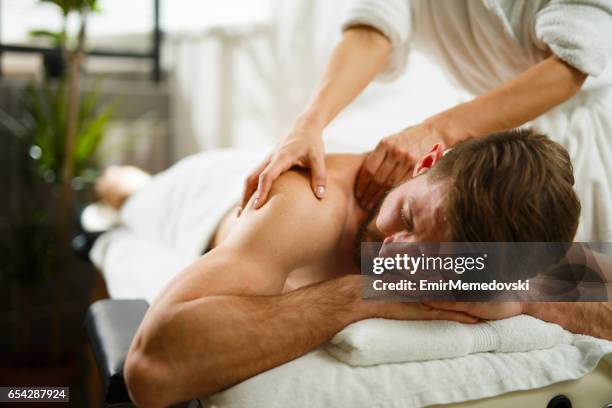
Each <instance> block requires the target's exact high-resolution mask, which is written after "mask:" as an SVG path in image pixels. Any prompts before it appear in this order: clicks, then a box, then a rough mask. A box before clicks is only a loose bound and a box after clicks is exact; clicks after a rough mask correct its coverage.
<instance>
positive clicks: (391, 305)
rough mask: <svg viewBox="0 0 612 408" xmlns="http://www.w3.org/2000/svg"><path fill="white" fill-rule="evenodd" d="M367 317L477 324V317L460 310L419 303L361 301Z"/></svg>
mask: <svg viewBox="0 0 612 408" xmlns="http://www.w3.org/2000/svg"><path fill="white" fill-rule="evenodd" d="M362 302H364V303H365V305H363V307H365V308H366V309H368V311H367V312H366V314H368V315H369V316H368V317H381V318H383V319H393V320H450V321H455V322H459V323H477V322H478V320H479V319H478V317H475V316H473V315H470V314H468V313H465V312H463V311H460V310H452V309H448V310H447V309H442V308H435V307H431V306H428V305H425V304H423V303H419V302H392V301H382V302H381V301H373V300H372V301H370V300H362Z"/></svg>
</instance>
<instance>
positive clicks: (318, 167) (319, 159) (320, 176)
mask: <svg viewBox="0 0 612 408" xmlns="http://www.w3.org/2000/svg"><path fill="white" fill-rule="evenodd" d="M309 160H310V171H311V176H310V184H311V186H312V191H313V192H314V194H315V196H317V198H319V199H321V198H323V197H325V191H326V186H327V172H326V170H325V159H324V157H323V156H322V155H318V154H314V153H313V154H311V155H310V157H309Z"/></svg>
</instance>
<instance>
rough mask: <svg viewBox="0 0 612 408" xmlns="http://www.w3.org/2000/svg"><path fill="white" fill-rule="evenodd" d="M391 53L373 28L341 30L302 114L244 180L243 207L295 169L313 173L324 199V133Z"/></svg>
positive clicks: (259, 202) (317, 192)
mask: <svg viewBox="0 0 612 408" xmlns="http://www.w3.org/2000/svg"><path fill="white" fill-rule="evenodd" d="M390 51H391V43H390V41H389V40H388V39H387V37H385V36H384V35H383V34H381V33H380V32H379V31H377V30H376V29H374V28H371V27H367V26H356V27H352V28H349V29H347V30H346V31H345V32H344V34H343V36H342V39H341V41H340V43H339V44H338V45H337V46H336V48H335V49H334V51H333V53H332V55H331V58H330V61H329V63H328V64H327V67H326V68H325V71H324V73H323V76H322V78H321V80H320V81H319V85H318V86H317V88H316V90H315V92H314V93H313V96H312V98H311V100H310V102H309V103H308V104H307V106H306V108H305V109H304V111H303V112H302V113H301V114H300V115H299V116H298V117H297V118H296V120H295V122H294V123H293V126H292V127H291V129H290V130H289V132H288V133H287V134H286V136H285V137H284V139H283V140H282V141H281V143H280V144H279V145H278V147H277V148H276V149H275V151H274V152H273V153H272V155H271V156H270V157H269V158H268V159H266V160H264V161H263V162H262V163H261V164H260V165H259V166H258V167H257V168H256V169H255V170H254V171H253V172H252V173H251V174H250V175H249V176H248V177H247V179H246V183H245V189H244V193H243V197H242V201H241V203H240V207H241V208H244V207H245V206H246V204H247V202H248V200H249V199H250V198H251V196H252V195H253V193H255V196H256V197H258V199H257V200H256V202H255V208H259V207H261V206H262V205H263V204H264V203H265V202H266V200H267V198H268V194H269V192H270V188H271V186H272V182H273V181H274V180H275V179H276V178H277V177H278V176H279V175H280V174H282V173H283V172H285V171H287V170H288V169H289V168H291V167H293V166H301V167H309V168H310V169H311V174H312V175H311V188H312V191H313V192H314V194H315V196H317V197H318V198H323V196H324V195H325V187H326V184H327V177H326V172H325V162H324V160H323V159H324V154H325V149H324V146H323V140H322V132H323V129H324V128H325V127H326V126H327V125H328V124H329V123H330V122H331V121H332V119H333V118H334V117H336V115H337V114H338V113H339V112H340V111H341V110H342V109H344V107H345V106H347V105H348V104H349V103H350V102H351V101H352V100H353V99H354V98H355V97H356V96H357V95H359V93H360V92H361V91H362V90H363V89H364V88H365V87H366V86H367V85H368V84H369V83H370V82H371V81H372V79H373V78H374V77H375V76H376V74H377V73H378V72H379V71H380V70H381V69H382V68H383V67H384V65H385V63H386V62H387V60H388V58H389V54H390Z"/></svg>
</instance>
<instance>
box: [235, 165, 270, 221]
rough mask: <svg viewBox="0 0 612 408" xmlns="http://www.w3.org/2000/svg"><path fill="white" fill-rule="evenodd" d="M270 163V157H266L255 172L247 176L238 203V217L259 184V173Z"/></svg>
mask: <svg viewBox="0 0 612 408" xmlns="http://www.w3.org/2000/svg"><path fill="white" fill-rule="evenodd" d="M269 163H270V157H267V158H266V159H265V160H264V161H263V162H261V164H259V165H258V166H257V167H256V168H255V170H253V171H252V172H251V174H249V176H248V177H247V178H246V180H245V181H244V190H243V192H242V200H241V201H240V208H239V209H238V215H240V212H242V209H243V208H244V207H246V205H247V203H248V202H249V200H250V199H251V196H252V195H253V193H254V192H255V190H257V185H258V184H259V175H260V174H261V172H262V171H263V170H264V169H265V168H266V167H267V166H268V164H269Z"/></svg>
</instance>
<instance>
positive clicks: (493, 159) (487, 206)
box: [430, 129, 580, 242]
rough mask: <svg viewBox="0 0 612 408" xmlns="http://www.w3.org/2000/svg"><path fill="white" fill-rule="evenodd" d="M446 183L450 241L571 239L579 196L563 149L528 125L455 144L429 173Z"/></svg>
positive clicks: (574, 227)
mask: <svg viewBox="0 0 612 408" xmlns="http://www.w3.org/2000/svg"><path fill="white" fill-rule="evenodd" d="M430 176H433V177H434V180H437V181H441V182H448V183H449V190H448V193H447V196H446V198H445V202H444V204H443V205H444V210H445V211H444V212H445V215H446V223H447V225H448V227H449V229H450V236H451V239H452V240H453V241H462V242H538V241H539V242H571V241H572V240H573V238H574V235H575V234H576V229H577V227H578V217H579V216H580V201H579V200H578V197H577V196H576V193H575V192H574V189H573V185H574V175H573V169H572V163H571V160H570V157H569V154H568V153H567V151H566V150H565V149H564V148H563V147H562V146H561V145H560V144H558V143H556V142H553V141H552V140H550V139H548V138H547V137H546V136H544V135H541V134H537V133H535V132H534V131H533V130H531V129H518V130H511V131H506V132H501V133H495V134H492V135H489V136H486V137H482V138H477V139H469V140H466V141H464V142H461V143H459V144H457V145H456V146H455V147H454V149H452V150H451V151H450V152H448V154H446V155H445V156H444V157H443V158H442V159H441V160H440V162H439V163H437V164H436V165H435V166H434V167H433V168H432V169H431V172H430Z"/></svg>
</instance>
